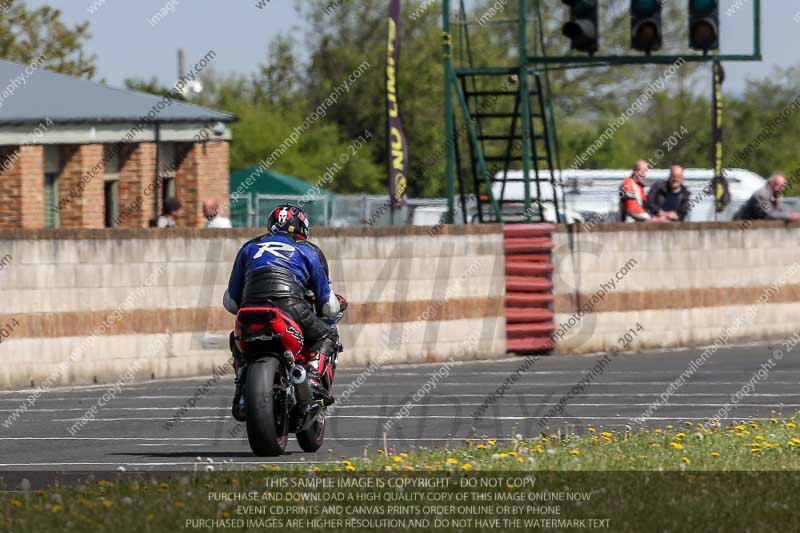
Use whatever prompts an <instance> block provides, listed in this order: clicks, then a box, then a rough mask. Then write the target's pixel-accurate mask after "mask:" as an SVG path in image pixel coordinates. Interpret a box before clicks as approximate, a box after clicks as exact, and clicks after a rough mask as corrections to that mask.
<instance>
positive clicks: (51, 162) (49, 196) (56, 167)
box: [44, 146, 61, 228]
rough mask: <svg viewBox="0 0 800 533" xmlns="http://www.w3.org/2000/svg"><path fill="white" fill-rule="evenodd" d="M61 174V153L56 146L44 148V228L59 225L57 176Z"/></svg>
mask: <svg viewBox="0 0 800 533" xmlns="http://www.w3.org/2000/svg"><path fill="white" fill-rule="evenodd" d="M60 172H61V153H60V150H59V147H58V146H45V148H44V227H46V228H57V227H59V226H60V225H61V217H60V216H59V215H60V214H59V207H58V174H59V173H60Z"/></svg>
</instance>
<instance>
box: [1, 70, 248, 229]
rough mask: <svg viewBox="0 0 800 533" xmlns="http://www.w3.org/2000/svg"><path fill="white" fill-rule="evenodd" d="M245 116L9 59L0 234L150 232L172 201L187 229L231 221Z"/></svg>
mask: <svg viewBox="0 0 800 533" xmlns="http://www.w3.org/2000/svg"><path fill="white" fill-rule="evenodd" d="M5 80H8V84H7V85H6V86H5V87H3V86H2V85H3V83H4V82H5ZM235 120H236V117H235V116H234V115H231V114H228V113H223V112H219V111H215V110H212V109H208V108H204V107H200V106H196V105H191V104H187V103H183V102H180V101H177V100H172V99H170V98H167V97H160V96H153V95H148V94H143V93H138V92H133V91H125V90H120V89H114V88H110V87H106V86H103V85H100V84H98V83H95V82H91V81H87V80H83V79H78V78H73V77H70V76H65V75H62V74H56V73H53V72H49V71H45V70H36V69H31V67H30V66H25V65H19V64H16V63H11V62H8V61H2V60H0V228H43V227H84V228H114V227H121V228H135V227H146V226H147V223H148V221H149V220H150V219H152V218H154V217H155V216H156V215H157V214H160V211H161V206H162V205H163V201H164V199H165V198H168V197H170V196H175V197H177V198H178V199H180V200H181V202H183V205H184V211H185V213H184V216H183V219H182V220H180V221H179V225H182V226H186V227H199V226H202V225H203V224H204V223H205V219H204V217H203V212H202V202H203V200H204V199H206V198H215V199H217V200H218V201H219V202H220V203H221V204H222V205H223V206H225V207H224V208H223V213H221V214H222V215H224V216H227V205H228V202H227V199H228V194H229V181H230V172H229V142H230V139H231V131H230V124H231V123H232V122H233V121H235Z"/></svg>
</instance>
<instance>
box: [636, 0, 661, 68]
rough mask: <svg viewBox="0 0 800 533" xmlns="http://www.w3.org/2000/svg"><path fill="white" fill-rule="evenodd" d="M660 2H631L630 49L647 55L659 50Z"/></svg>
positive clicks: (640, 0) (641, 0)
mask: <svg viewBox="0 0 800 533" xmlns="http://www.w3.org/2000/svg"><path fill="white" fill-rule="evenodd" d="M662 43H663V39H662V37H661V2H660V1H659V0H632V1H631V47H633V49H634V50H641V51H642V52H645V53H646V54H647V55H650V53H651V52H654V51H656V50H660V49H661V44H662Z"/></svg>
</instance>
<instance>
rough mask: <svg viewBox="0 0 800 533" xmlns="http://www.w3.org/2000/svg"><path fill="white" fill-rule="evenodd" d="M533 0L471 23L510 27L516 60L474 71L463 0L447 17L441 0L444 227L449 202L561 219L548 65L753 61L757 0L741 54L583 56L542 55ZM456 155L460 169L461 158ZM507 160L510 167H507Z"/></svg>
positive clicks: (508, 216) (451, 214) (522, 217)
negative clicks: (513, 11) (513, 12)
mask: <svg viewBox="0 0 800 533" xmlns="http://www.w3.org/2000/svg"><path fill="white" fill-rule="evenodd" d="M540 1H541V0H518V2H519V8H518V12H517V17H516V18H515V19H508V18H506V19H494V18H493V19H491V20H487V21H484V22H483V23H481V24H480V25H481V27H483V26H496V25H516V28H517V32H516V33H517V39H516V58H515V64H512V65H505V66H480V67H476V66H474V64H473V59H474V51H473V49H472V47H471V42H470V33H469V27H470V25H473V24H474V23H471V22H469V21H467V16H466V13H467V12H466V9H465V5H464V0H460V2H459V4H460V5H459V10H458V13H457V15H456V16H455V17H454V13H452V12H451V0H443V16H442V29H443V44H442V51H443V56H444V89H445V93H444V100H445V101H444V108H445V136H446V142H445V147H446V165H445V177H446V180H447V181H446V193H447V199H448V211H447V221H448V222H449V223H453V222H454V218H455V214H456V213H457V212H458V207H459V206H460V208H461V211H462V212H463V217H464V222H472V221H475V222H532V221H544V220H551V221H559V222H562V221H564V220H565V219H564V212H563V210H564V201H563V187H561V184H560V183H559V182H560V168H559V167H560V161H559V159H560V158H559V155H558V138H557V133H556V124H555V118H554V113H553V106H552V98H551V91H550V80H549V77H548V70H549V69H552V68H559V69H564V68H586V67H595V66H609V65H632V64H633V65H635V64H670V63H675V62H676V61H681V60H682V61H685V62H705V63H711V62H713V61H761V1H760V0H753V17H754V32H753V52H752V53H751V54H702V55H700V54H692V53H687V54H681V55H592V56H581V55H558V56H548V55H547V53H546V50H545V46H544V36H543V28H544V24H543V21H542V14H541V13H542V11H541V6H540ZM454 19H455V20H454ZM453 26H455V27H456V30H457V36H456V37H457V39H458V45H459V52H460V53H459V57H458V58H457V59H456V58H454V57H453V48H454V38H453ZM491 80H494V82H492V81H491ZM498 80H499V81H498ZM461 136H466V140H467V142H468V147H469V149H468V153H465V154H462V152H464V150H463V148H462V147H461V146H460V145H459V141H460V137H461ZM465 159H467V160H468V165H465V164H464V160H465ZM517 165H518V167H519V168H513V167H514V166H517ZM465 167H468V168H465ZM467 171H469V172H470V174H471V175H470V176H469V178H470V179H469V180H467V179H465V176H464V174H465V173H466V172H467ZM511 171H515V172H513V173H512V172H511ZM519 176H521V177H519ZM557 176H558V178H557ZM519 183H521V185H522V197H521V198H520V197H519V194H511V195H509V190H510V189H511V190H514V191H517V192H518V191H519V186H518V185H517V186H515V185H513V184H519ZM456 189H458V190H456ZM468 191H471V192H468ZM559 195H560V196H561V200H559ZM509 196H510V197H509ZM469 198H473V199H474V200H475V203H476V207H477V212H476V213H475V215H474V217H473V220H468V219H467V205H468V204H469V203H470V202H469V201H468V199H469ZM548 206H550V207H551V209H548Z"/></svg>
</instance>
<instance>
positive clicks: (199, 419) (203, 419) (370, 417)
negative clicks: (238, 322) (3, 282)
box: [49, 415, 764, 423]
mask: <svg viewBox="0 0 800 533" xmlns="http://www.w3.org/2000/svg"><path fill="white" fill-rule="evenodd" d="M326 418H327V419H329V420H330V419H334V418H336V419H339V418H341V419H345V418H360V419H368V420H390V419H394V417H393V416H391V415H386V416H380V415H333V416H328V417H326ZM540 418H542V416H489V417H485V418H483V417H481V418H479V419H478V420H484V421H487V420H488V421H491V420H538V419H540ZM548 418H549V419H550V420H554V419H565V420H568V419H577V420H633V419H635V418H638V417H637V416H618V415H608V416H562V417H558V416H551V417H548ZM730 418H731V419H735V420H764V417H763V416H762V417H743V416H736V417H730ZM407 419H408V420H430V419H441V420H456V419H457V420H473V417H472V416H456V415H424V416H417V415H408V416H404V417H403V420H407ZM77 420H80V419H78V418H62V419H53V420H49V422H75V421H77ZM131 420H137V421H144V422H157V421H162V420H172V419H171V418H159V417H152V418H145V417H137V418H95V419H94V420H93V421H92V422H128V421H131ZM181 420H184V421H192V422H203V423H211V422H215V423H216V422H220V421H225V420H230V417H227V416H197V417H184V418H182V419H181ZM647 420H710V417H681V416H667V417H650V418H647ZM723 420H724V419H723Z"/></svg>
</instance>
